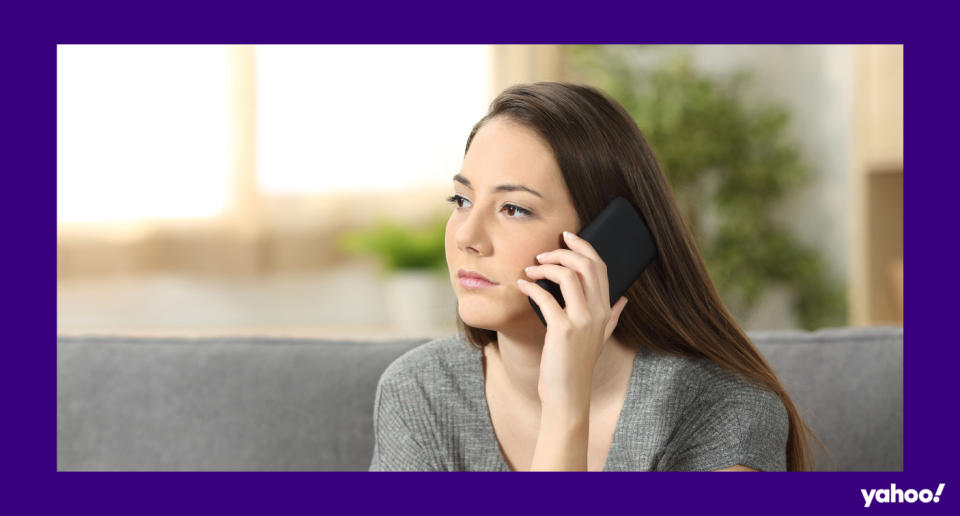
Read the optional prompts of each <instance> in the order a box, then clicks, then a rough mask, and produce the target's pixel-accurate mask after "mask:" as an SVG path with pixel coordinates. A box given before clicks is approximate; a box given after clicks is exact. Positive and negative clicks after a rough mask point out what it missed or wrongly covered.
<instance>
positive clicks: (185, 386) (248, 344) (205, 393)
mask: <svg viewBox="0 0 960 516" xmlns="http://www.w3.org/2000/svg"><path fill="white" fill-rule="evenodd" d="M749 335H750V337H751V339H752V340H753V341H754V343H755V344H756V345H757V346H758V348H759V349H760V351H761V352H762V353H763V354H764V355H765V356H766V357H767V358H768V359H769V361H770V363H771V364H772V365H773V367H774V369H775V370H776V371H777V373H778V374H779V376H780V378H781V380H782V381H783V382H784V384H785V385H786V388H787V390H788V391H789V392H790V393H791V396H792V397H793V400H794V402H795V403H796V404H797V406H798V408H799V409H800V410H801V413H802V414H804V415H805V417H806V421H807V422H808V424H809V425H810V426H811V427H812V428H813V430H814V431H815V432H816V433H817V434H818V435H819V436H820V438H821V439H822V440H823V441H824V443H825V444H826V446H827V447H828V448H829V449H830V452H831V454H832V461H828V459H826V458H825V457H824V455H823V454H822V453H819V452H818V457H819V459H820V460H819V461H818V462H819V465H818V469H821V470H824V469H826V470H841V471H850V470H854V471H877V470H881V471H900V470H902V469H903V329H902V327H873V328H858V329H853V328H841V329H825V330H820V331H817V332H794V331H778V332H750V334H749ZM426 341H427V339H416V340H395V341H385V342H354V341H329V340H308V339H277V338H249V337H243V338H241V337H238V338H197V339H188V338H128V337H120V336H94V337H78V336H70V337H68V336H59V337H58V338H57V468H58V469H59V470H61V471H64V470H324V471H339V470H366V469H367V466H368V465H369V462H370V458H371V455H372V452H373V421H372V409H373V396H374V391H375V389H376V384H377V379H378V378H379V376H380V373H381V372H383V370H384V369H385V368H386V367H387V365H388V364H389V363H390V362H391V361H393V360H394V359H395V358H396V357H398V356H400V355H401V354H402V353H404V352H405V351H407V350H409V349H411V348H413V347H414V346H416V345H418V344H421V343H423V342H426Z"/></svg>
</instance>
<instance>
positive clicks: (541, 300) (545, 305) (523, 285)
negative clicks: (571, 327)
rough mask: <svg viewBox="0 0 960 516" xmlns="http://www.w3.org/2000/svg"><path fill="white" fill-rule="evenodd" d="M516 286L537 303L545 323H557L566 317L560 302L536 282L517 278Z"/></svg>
mask: <svg viewBox="0 0 960 516" xmlns="http://www.w3.org/2000/svg"><path fill="white" fill-rule="evenodd" d="M517 287H518V288H519V289H520V291H521V292H523V293H524V294H526V295H528V296H530V298H531V299H533V302H534V303H536V304H537V306H538V307H539V308H540V313H541V314H543V318H544V319H545V320H546V321H547V325H548V326H549V325H550V323H557V322H560V321H562V320H563V319H564V318H566V314H564V312H563V308H560V303H557V300H556V299H554V297H553V294H551V293H549V292H547V291H546V289H544V288H543V287H541V286H540V285H537V284H536V283H534V282H532V281H525V280H523V279H518V280H517Z"/></svg>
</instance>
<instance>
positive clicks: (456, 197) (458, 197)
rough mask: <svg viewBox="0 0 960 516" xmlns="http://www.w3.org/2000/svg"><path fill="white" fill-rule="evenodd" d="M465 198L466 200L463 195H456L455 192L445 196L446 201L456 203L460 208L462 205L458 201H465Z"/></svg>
mask: <svg viewBox="0 0 960 516" xmlns="http://www.w3.org/2000/svg"><path fill="white" fill-rule="evenodd" d="M466 200H467V199H466V197H463V196H462V195H457V194H454V195H451V196H450V197H447V202H449V203H453V204H456V205H457V208H462V207H463V206H462V205H461V204H460V201H466Z"/></svg>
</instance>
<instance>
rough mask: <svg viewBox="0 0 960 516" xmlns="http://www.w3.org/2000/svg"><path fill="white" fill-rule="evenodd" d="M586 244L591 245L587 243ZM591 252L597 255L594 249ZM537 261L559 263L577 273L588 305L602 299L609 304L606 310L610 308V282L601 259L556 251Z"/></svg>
mask: <svg viewBox="0 0 960 516" xmlns="http://www.w3.org/2000/svg"><path fill="white" fill-rule="evenodd" d="M584 244H585V245H588V246H589V245H590V244H589V243H587V242H586V241H584ZM591 252H592V253H593V254H596V253H595V252H594V251H592V247H591ZM537 259H538V261H540V263H559V264H561V265H563V266H565V267H568V268H570V269H573V270H575V271H577V272H578V273H579V274H580V277H581V279H582V280H583V291H584V298H585V299H586V300H587V303H589V304H591V305H592V304H593V303H594V302H595V301H594V300H601V299H602V300H603V301H605V302H606V303H607V304H606V305H605V306H604V308H608V307H609V306H610V280H609V279H608V276H607V266H606V264H605V263H603V260H600V259H599V257H598V259H597V260H594V259H592V258H590V257H588V256H585V255H584V254H582V253H580V252H579V251H575V250H571V249H556V250H554V251H548V252H546V253H542V254H540V255H538V257H537ZM597 302H599V301H597Z"/></svg>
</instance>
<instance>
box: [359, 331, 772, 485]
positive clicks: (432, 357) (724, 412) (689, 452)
mask: <svg viewBox="0 0 960 516" xmlns="http://www.w3.org/2000/svg"><path fill="white" fill-rule="evenodd" d="M483 374H484V373H483V352H482V351H479V350H477V349H474V348H472V347H471V346H470V345H469V343H468V342H467V341H466V339H465V338H464V337H463V336H461V335H451V336H447V337H443V338H439V339H435V340H432V341H430V342H427V343H425V344H422V345H420V346H418V347H416V348H414V349H412V350H410V351H408V352H407V353H405V354H403V355H402V356H400V357H399V358H397V359H396V360H395V361H394V362H393V363H391V364H390V366H389V367H387V369H386V370H385V371H384V372H383V375H382V376H381V377H380V381H379V383H378V384H377V390H376V398H375V401H374V409H373V410H374V413H373V424H374V435H375V443H374V451H373V460H372V462H371V464H370V471H510V468H509V466H508V465H507V462H506V459H504V457H503V454H502V453H501V451H500V446H499V444H498V443H497V440H496V434H495V433H494V430H493V424H492V423H491V420H490V412H489V409H488V407H487V401H486V395H485V391H484V378H483ZM788 428H789V420H788V417H787V411H786V409H785V408H784V406H783V403H782V402H781V400H780V398H779V396H777V395H776V394H775V393H773V392H771V391H768V390H766V389H762V388H760V387H756V386H753V385H751V384H749V383H747V382H745V381H742V380H740V379H737V378H735V377H734V376H732V375H731V374H729V373H727V372H725V371H723V370H722V369H720V367H718V366H717V365H716V364H714V363H713V362H711V361H709V360H706V359H696V360H695V359H688V358H681V357H674V356H669V355H664V354H661V353H658V352H655V351H652V350H649V349H644V348H641V350H640V352H639V353H637V356H636V358H635V360H634V364H633V374H632V376H631V378H630V386H629V388H628V390H627V395H626V398H625V400H624V404H623V409H622V410H621V412H620V417H619V419H618V421H617V426H616V430H615V431H614V435H613V442H612V444H611V446H610V451H609V453H608V455H607V460H606V463H605V465H604V468H603V470H604V471H709V470H714V469H719V468H724V467H728V466H732V465H734V464H742V465H745V466H748V467H751V468H754V469H759V470H763V471H784V470H785V469H786V442H787V432H788Z"/></svg>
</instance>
